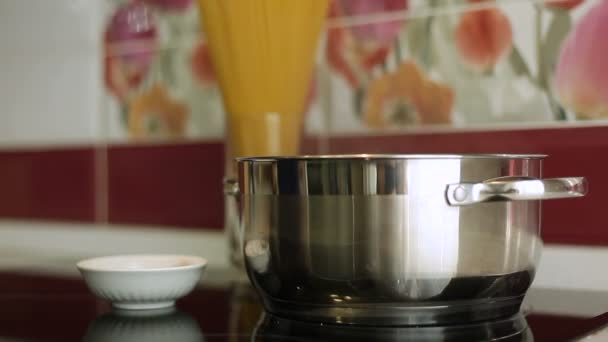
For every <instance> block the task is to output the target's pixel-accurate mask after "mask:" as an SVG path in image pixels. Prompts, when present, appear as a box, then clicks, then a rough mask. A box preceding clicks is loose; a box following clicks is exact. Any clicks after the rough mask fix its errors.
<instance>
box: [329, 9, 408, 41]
mask: <svg viewBox="0 0 608 342" xmlns="http://www.w3.org/2000/svg"><path fill="white" fill-rule="evenodd" d="M339 5H340V6H341V8H342V14H343V15H345V16H365V15H370V14H380V13H390V12H395V11H405V10H407V8H408V0H340V1H339ZM404 20H405V19H400V20H393V21H383V22H375V23H370V24H365V25H357V26H353V27H352V28H351V30H352V32H353V34H354V35H355V37H356V38H357V39H361V40H372V41H376V42H383V43H387V44H391V43H392V42H393V40H394V39H395V38H396V37H397V36H398V35H399V31H400V30H401V27H402V26H403V22H404Z"/></svg>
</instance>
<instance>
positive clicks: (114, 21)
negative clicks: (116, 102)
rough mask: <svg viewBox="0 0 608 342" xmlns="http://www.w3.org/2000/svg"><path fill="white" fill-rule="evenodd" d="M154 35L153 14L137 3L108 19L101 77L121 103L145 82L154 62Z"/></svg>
mask: <svg viewBox="0 0 608 342" xmlns="http://www.w3.org/2000/svg"><path fill="white" fill-rule="evenodd" d="M157 36H158V33H157V28H156V20H155V18H154V15H153V13H152V12H151V11H150V9H149V8H148V7H147V6H146V5H145V4H143V3H142V2H140V1H132V2H130V3H127V4H125V5H122V6H120V7H118V8H117V9H116V11H115V12H114V14H113V15H112V17H111V18H110V21H109V23H108V25H107V27H106V31H105V33H104V46H105V61H104V65H105V70H104V78H105V82H106V86H107V87H108V89H109V90H110V91H111V92H112V93H113V94H114V95H115V96H116V97H118V98H119V99H120V100H125V98H126V97H127V95H128V93H129V92H130V91H131V90H132V89H134V88H136V87H137V86H139V84H140V83H141V82H142V80H143V79H144V77H145V75H146V73H147V72H148V69H149V68H150V65H151V64H152V61H153V59H154V50H155V49H156V39H157Z"/></svg>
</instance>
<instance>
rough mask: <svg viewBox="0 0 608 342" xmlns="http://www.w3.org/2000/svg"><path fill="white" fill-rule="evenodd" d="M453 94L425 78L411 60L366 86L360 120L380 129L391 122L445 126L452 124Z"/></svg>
mask: <svg viewBox="0 0 608 342" xmlns="http://www.w3.org/2000/svg"><path fill="white" fill-rule="evenodd" d="M453 105H454V92H453V91H452V89H451V88H450V87H448V86H446V85H444V84H441V83H438V82H435V81H433V80H431V79H429V78H428V77H427V76H426V75H425V74H424V73H423V72H422V70H420V68H419V67H418V66H417V65H416V64H415V63H414V62H412V61H406V62H404V63H403V64H401V66H400V67H399V69H397V71H395V72H394V73H388V74H384V75H382V76H381V77H379V78H377V79H375V80H373V81H372V82H371V83H370V86H369V89H368V93H367V96H366V101H365V104H364V110H363V120H364V122H365V123H366V124H367V125H368V126H370V127H376V128H381V127H385V126H388V125H389V124H390V123H391V122H393V121H395V122H400V123H405V124H449V123H451V122H452V107H453Z"/></svg>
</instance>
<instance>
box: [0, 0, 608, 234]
mask: <svg viewBox="0 0 608 342" xmlns="http://www.w3.org/2000/svg"><path fill="white" fill-rule="evenodd" d="M0 8H1V10H2V13H10V14H11V16H8V18H9V19H8V20H5V21H2V22H1V23H0V28H3V29H2V30H0V38H2V39H3V41H7V42H9V43H8V44H7V46H6V48H5V49H3V50H2V52H0V59H2V60H3V61H6V62H5V63H3V67H4V69H3V71H5V72H6V73H8V75H9V76H10V77H4V78H3V79H2V80H0V98H1V99H2V103H3V104H5V107H4V110H3V112H2V114H0V179H1V181H0V188H2V189H3V191H2V193H0V216H4V217H20V218H36V219H56V220H80V221H98V222H99V221H101V222H105V221H108V222H110V223H131V224H150V225H165V226H179V227H192V228H199V227H204V228H218V229H219V228H221V226H222V204H223V202H222V195H221V178H222V174H223V166H224V164H223V146H222V144H221V139H222V137H223V134H224V133H223V130H224V129H223V128H224V113H223V108H222V103H221V93H220V91H219V88H218V85H217V81H216V78H215V73H214V71H213V67H212V64H211V61H210V58H209V54H208V49H207V46H206V43H205V39H204V35H203V34H199V25H198V22H199V18H198V13H197V7H196V3H195V1H193V0H122V1H119V0H94V1H90V0H76V1H75V0H55V1H53V3H52V4H51V3H50V2H48V1H45V0H32V1H29V2H28V3H27V5H26V4H25V3H23V1H20V0H7V1H6V3H3V4H2V5H0ZM42 13H44V15H42ZM102 14H103V15H102ZM329 15H330V18H329V19H328V22H327V30H326V31H325V34H324V35H323V39H322V41H321V43H320V49H319V53H318V54H317V62H316V67H315V70H314V73H315V77H313V83H312V84H311V87H310V94H309V100H308V105H307V111H308V113H307V117H306V118H307V119H306V132H307V134H306V136H307V137H306V138H305V143H304V150H305V152H307V153H329V152H339V153H349V152H385V153H389V152H395V153H397V152H402V153H422V152H453V153H464V152H517V153H525V152H529V153H537V152H541V153H543V152H544V153H550V154H551V155H553V156H554V157H553V158H550V159H549V161H548V163H547V171H548V172H547V173H548V175H549V176H570V175H588V176H589V178H590V180H591V184H592V191H593V193H594V192H596V191H597V193H601V191H602V190H603V189H604V188H606V191H608V182H605V181H603V179H604V177H603V174H602V172H601V169H600V168H598V167H597V160H596V159H595V154H596V153H598V154H602V153H605V151H606V150H607V149H608V141H606V142H604V140H605V139H603V137H604V136H605V134H606V133H608V128H604V127H602V126H603V125H605V122H604V121H602V118H603V117H604V116H605V115H608V113H607V112H606V109H605V108H606V106H605V105H604V104H605V103H608V95H606V91H605V87H604V86H603V83H602V82H605V79H608V74H606V73H605V72H604V69H605V68H604V63H603V62H602V61H603V60H605V58H604V57H603V55H604V54H606V52H607V51H608V46H606V44H605V43H604V41H605V39H604V38H603V35H602V25H603V21H602V20H603V18H604V17H605V16H608V0H584V1H581V0H554V1H548V0H538V1H532V0H502V1H501V0H497V1H493V0H487V1H483V0H477V1H475V0H418V1H416V0H334V1H333V2H332V5H331V10H330V14H329ZM17 18H18V19H17ZM606 22H607V23H608V21H606ZM606 30H608V27H607V28H606ZM34 31H36V32H39V33H40V34H32V33H31V32H34ZM598 32H599V33H598ZM600 38H601V39H600ZM607 57H608V56H607ZM580 61H585V62H584V63H581V62H580ZM590 119H591V120H590ZM583 120H584V121H583ZM579 126H597V127H590V128H579V129H575V128H574V127H579ZM530 128H536V130H533V131H531V130H529V129H530ZM496 130H503V132H498V133H496V132H494V131H496ZM25 147H27V148H26V149H24V148H25ZM564 172H572V173H573V174H562V173H564ZM574 173H576V174H574ZM3 184H4V186H2V185H3ZM6 189H8V190H6ZM593 193H592V194H591V195H590V196H589V197H588V198H586V199H583V200H576V201H568V203H564V204H563V205H562V204H549V205H547V208H548V209H549V210H548V211H549V212H550V214H551V217H555V215H554V213H556V212H566V211H568V210H569V209H572V208H576V210H577V211H578V212H582V213H584V214H585V219H583V220H582V221H581V220H578V219H574V220H569V219H557V220H556V219H549V220H548V222H549V223H550V224H552V225H554V226H555V227H557V228H555V227H554V228H551V227H545V229H546V234H545V239H548V240H549V241H553V242H566V243H591V244H606V245H608V236H607V234H605V233H604V234H601V233H599V232H598V229H599V227H600V226H601V225H600V224H599V223H594V222H596V221H597V220H596V219H595V214H594V211H595V210H597V209H598V208H600V207H601V205H602V204H601V198H600V197H596V196H593ZM560 217H561V216H560ZM560 222H561V223H560ZM573 225H584V227H583V228H577V231H576V232H572V233H569V232H568V229H572V227H571V226H573ZM551 229H553V230H551ZM590 240H593V241H590Z"/></svg>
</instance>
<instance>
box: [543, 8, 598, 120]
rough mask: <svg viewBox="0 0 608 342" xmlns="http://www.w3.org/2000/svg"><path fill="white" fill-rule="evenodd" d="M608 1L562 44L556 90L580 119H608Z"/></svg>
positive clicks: (579, 23)
mask: <svg viewBox="0 0 608 342" xmlns="http://www.w3.org/2000/svg"><path fill="white" fill-rule="evenodd" d="M607 36H608V1H600V2H599V3H598V4H597V5H595V7H593V8H591V9H590V10H589V12H587V13H586V14H585V15H584V16H583V17H582V18H581V19H580V20H579V21H578V23H577V24H576V25H575V27H574V28H573V29H572V31H571V32H570V33H569V35H568V36H567V37H566V39H565V40H564V42H563V43H562V48H561V51H560V55H559V59H558V63H557V69H556V74H555V81H556V83H555V86H556V89H557V92H558V96H559V98H560V101H561V103H562V105H564V106H565V107H566V108H568V109H570V110H572V111H574V112H575V113H576V115H577V116H578V117H579V118H584V119H592V118H598V117H606V116H608V87H607V86H606V84H607V83H606V82H607V81H606V80H608V63H606V61H608V40H606V37H607Z"/></svg>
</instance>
